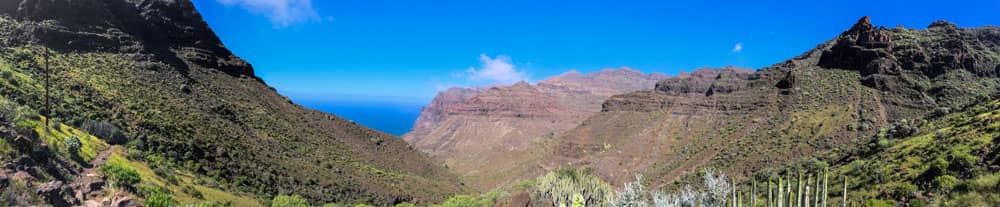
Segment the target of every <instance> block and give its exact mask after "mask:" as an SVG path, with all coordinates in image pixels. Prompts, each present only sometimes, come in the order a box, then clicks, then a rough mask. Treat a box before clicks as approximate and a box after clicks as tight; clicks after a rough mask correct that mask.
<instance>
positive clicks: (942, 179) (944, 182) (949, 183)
mask: <svg viewBox="0 0 1000 207" xmlns="http://www.w3.org/2000/svg"><path fill="white" fill-rule="evenodd" d="M959 182H960V181H959V180H958V178H955V176H951V175H942V176H938V177H936V178H934V187H936V188H937V189H938V190H940V191H941V192H950V191H951V189H953V188H955V186H956V185H958V184H959Z"/></svg>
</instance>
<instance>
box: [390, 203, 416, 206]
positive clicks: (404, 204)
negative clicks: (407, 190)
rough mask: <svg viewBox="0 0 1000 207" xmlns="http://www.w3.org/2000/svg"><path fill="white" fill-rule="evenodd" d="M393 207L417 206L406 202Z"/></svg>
mask: <svg viewBox="0 0 1000 207" xmlns="http://www.w3.org/2000/svg"><path fill="white" fill-rule="evenodd" d="M395 207H417V205H414V204H412V203H408V202H402V203H400V204H396V206H395Z"/></svg>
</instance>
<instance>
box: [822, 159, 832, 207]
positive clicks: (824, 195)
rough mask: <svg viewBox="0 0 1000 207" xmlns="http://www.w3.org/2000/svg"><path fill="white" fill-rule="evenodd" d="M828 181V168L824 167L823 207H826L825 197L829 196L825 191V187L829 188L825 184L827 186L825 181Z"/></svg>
mask: <svg viewBox="0 0 1000 207" xmlns="http://www.w3.org/2000/svg"><path fill="white" fill-rule="evenodd" d="M829 179H830V167H824V168H823V207H826V197H827V195H829V194H827V191H826V189H827V187H829V186H828V185H827V184H829V183H828V182H827V181H829Z"/></svg>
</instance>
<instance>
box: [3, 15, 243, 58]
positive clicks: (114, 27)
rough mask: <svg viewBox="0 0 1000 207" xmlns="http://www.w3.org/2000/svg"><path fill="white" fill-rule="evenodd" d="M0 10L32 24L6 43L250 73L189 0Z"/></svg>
mask: <svg viewBox="0 0 1000 207" xmlns="http://www.w3.org/2000/svg"><path fill="white" fill-rule="evenodd" d="M0 12H2V13H4V14H7V15H9V16H10V17H11V18H13V19H17V20H24V21H34V22H36V23H35V24H34V25H28V26H26V27H23V28H19V30H17V31H12V32H13V33H12V34H10V36H9V37H10V38H9V39H10V40H11V41H8V42H6V44H16V43H18V42H20V43H25V42H34V43H36V44H41V45H45V46H46V47H48V48H51V49H54V50H58V51H64V52H69V51H100V52H122V53H141V54H145V56H143V57H140V58H143V59H144V60H158V61H163V62H167V63H170V64H171V65H172V66H174V67H176V68H177V69H180V70H182V72H184V73H186V70H188V67H187V66H186V65H184V62H183V61H189V62H192V63H196V64H198V65H199V66H201V67H206V68H213V69H216V70H220V71H223V72H226V73H227V74H230V75H233V76H237V77H239V76H241V75H243V76H248V77H255V76H254V74H253V69H252V68H251V67H250V64H248V63H247V62H245V61H243V60H242V59H240V58H239V57H236V56H235V55H233V54H232V53H231V52H229V50H228V49H226V48H225V46H223V45H222V41H220V40H219V38H218V37H216V36H215V33H214V32H212V29H211V28H209V27H208V24H207V23H205V21H204V20H202V19H201V15H200V14H199V13H198V11H197V10H196V9H195V8H194V4H192V3H191V2H190V1H166V0H119V1H63V0H58V1H50V0H4V1H2V2H0ZM181 59H184V60H181Z"/></svg>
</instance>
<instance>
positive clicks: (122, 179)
mask: <svg viewBox="0 0 1000 207" xmlns="http://www.w3.org/2000/svg"><path fill="white" fill-rule="evenodd" d="M98 171H100V172H101V174H104V177H105V178H107V179H108V181H109V183H110V184H111V185H112V186H115V187H119V188H124V189H134V188H135V184H136V183H139V180H140V178H139V172H138V171H136V170H135V168H132V166H129V165H128V164H127V163H123V162H121V161H117V162H107V163H104V165H102V166H101V167H100V168H99V169H98Z"/></svg>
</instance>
